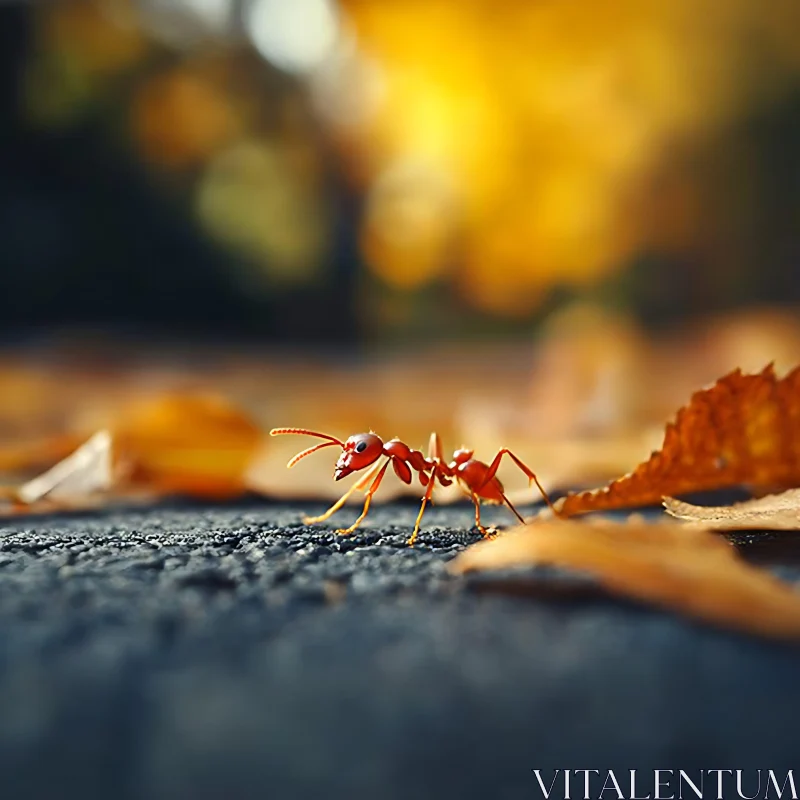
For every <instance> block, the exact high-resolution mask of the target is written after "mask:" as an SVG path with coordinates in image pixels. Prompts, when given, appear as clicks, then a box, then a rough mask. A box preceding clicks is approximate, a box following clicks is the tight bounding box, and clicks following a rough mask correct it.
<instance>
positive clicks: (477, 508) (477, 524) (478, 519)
mask: <svg viewBox="0 0 800 800" xmlns="http://www.w3.org/2000/svg"><path fill="white" fill-rule="evenodd" d="M471 497H472V502H473V503H474V505H475V527H476V528H477V529H478V530H479V531H480V532H481V533H482V534H483V535H484V536H485V537H486V538H487V539H489V538H491V536H492V534H491V533H489V531H487V530H486V528H484V527H483V525H481V501H480V499H479V498H478V495H477V494H475V492H472V493H471Z"/></svg>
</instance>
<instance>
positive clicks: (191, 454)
mask: <svg viewBox="0 0 800 800" xmlns="http://www.w3.org/2000/svg"><path fill="white" fill-rule="evenodd" d="M112 432H113V437H114V443H115V448H116V451H117V457H118V459H119V460H120V462H122V463H123V464H124V465H125V466H127V467H128V469H129V470H130V480H131V482H132V483H134V484H136V485H138V486H142V485H144V486H147V487H149V488H152V489H155V490H157V491H160V492H169V493H171V492H176V493H182V494H189V495H197V496H201V497H214V498H226V497H235V496H236V495H238V494H241V493H243V492H244V491H245V483H244V475H245V473H246V471H247V468H248V466H249V465H250V462H251V461H252V459H253V458H254V456H255V454H256V452H257V451H258V449H259V447H260V446H261V444H262V440H263V438H264V436H263V433H262V431H261V428H260V427H259V426H258V425H257V424H256V423H255V422H253V421H252V420H251V419H250V418H249V417H248V416H247V415H246V414H245V413H244V412H243V411H242V410H241V409H239V408H237V407H236V406H234V405H233V404H231V403H229V402H228V401H227V400H225V399H223V398H221V397H217V396H215V395H205V394H172V395H165V396H161V397H157V398H155V399H153V400H149V401H143V402H139V403H136V404H135V405H133V406H131V407H129V408H127V409H125V410H124V411H123V412H122V413H121V414H120V416H119V421H118V422H117V424H116V425H114V426H113V429H112Z"/></svg>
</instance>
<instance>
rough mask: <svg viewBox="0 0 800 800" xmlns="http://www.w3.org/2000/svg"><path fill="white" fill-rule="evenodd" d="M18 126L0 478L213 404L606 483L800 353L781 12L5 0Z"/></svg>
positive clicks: (793, 164) (797, 33)
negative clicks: (162, 414) (130, 411)
mask: <svg viewBox="0 0 800 800" xmlns="http://www.w3.org/2000/svg"><path fill="white" fill-rule="evenodd" d="M0 136H1V137H2V148H0V163H2V168H0V341H1V342H2V345H3V351H2V363H0V435H3V436H4V437H5V441H6V443H9V442H13V444H14V447H15V448H20V447H21V448H22V450H19V449H17V450H14V451H13V452H14V454H15V455H14V457H13V458H10V459H9V460H8V461H7V462H6V465H7V467H9V468H11V467H14V468H16V467H18V466H22V465H23V462H25V464H27V463H28V462H29V461H30V458H28V460H27V461H26V460H25V459H24V458H22V457H21V456H20V453H26V454H28V456H29V455H30V453H31V452H32V451H31V450H30V449H29V448H28V443H29V442H31V441H33V439H36V440H37V441H40V440H41V438H42V437H49V436H55V435H56V434H63V433H64V432H65V431H75V432H80V434H81V435H83V434H86V433H89V432H91V431H92V430H95V429H96V428H97V427H98V426H99V425H100V424H101V423H102V421H103V420H104V419H105V418H106V417H108V415H113V414H119V413H120V412H119V408H120V404H121V403H122V402H123V400H127V399H129V398H130V397H131V395H133V394H137V393H142V392H151V393H152V392H154V391H175V390H178V389H180V390H182V391H184V390H192V391H194V390H201V389H202V390H213V391H217V392H221V393H223V394H224V395H225V396H227V397H230V398H233V399H234V400H235V401H236V402H237V403H240V404H242V406H243V407H246V408H247V410H248V413H251V414H253V415H254V416H255V417H256V418H257V419H258V420H259V424H263V425H264V426H266V427H271V426H273V425H302V426H309V427H322V428H324V429H327V430H330V432H332V433H335V434H336V435H340V436H345V435H348V434H349V433H352V432H356V431H358V430H363V429H369V428H374V429H375V430H376V431H378V432H379V433H381V434H382V435H385V437H386V438H389V437H391V436H392V435H399V436H401V437H402V438H404V439H406V440H407V441H408V442H409V443H410V444H412V445H414V446H421V445H422V444H423V443H424V442H425V441H427V433H428V431H429V430H430V429H432V428H439V429H440V430H441V431H442V433H443V434H444V435H445V438H446V445H447V446H448V447H453V448H454V447H456V446H458V445H459V444H461V442H462V441H463V442H465V443H468V444H470V445H472V446H475V447H477V448H479V452H480V453H481V454H483V452H484V451H486V452H485V457H486V458H490V457H491V455H492V452H489V451H490V450H492V449H496V448H497V447H499V446H503V445H507V446H513V447H515V449H517V450H518V451H520V452H521V453H522V454H524V456H525V457H526V459H529V463H530V464H531V466H532V467H533V468H534V469H536V470H537V471H541V473H542V474H543V478H544V479H545V481H546V482H548V484H549V485H551V486H555V485H560V484H575V483H580V482H584V481H585V482H591V481H593V480H600V479H604V478H605V477H606V476H611V477H613V475H614V474H616V473H617V471H618V470H619V469H623V471H624V470H627V469H628V468H630V467H631V466H633V465H634V464H635V463H636V462H637V461H638V460H639V459H640V458H641V457H643V456H645V455H646V454H647V452H648V450H649V449H650V447H652V446H657V445H658V444H659V443H660V435H661V432H662V431H663V422H664V420H665V419H666V418H667V417H668V416H669V415H670V414H672V413H673V412H674V410H675V409H676V408H677V407H678V406H679V405H681V404H683V403H684V402H685V401H686V400H687V399H688V396H689V394H690V392H691V391H692V390H694V389H696V388H699V387H700V386H701V385H703V384H704V383H706V382H708V381H710V380H713V379H714V378H716V377H719V376H721V375H722V374H723V373H724V372H726V371H727V370H729V369H732V368H734V367H736V366H741V367H743V368H745V369H748V370H753V369H759V368H761V367H763V366H764V365H765V364H766V363H767V362H769V361H772V360H774V361H776V363H777V365H778V367H779V369H782V370H783V369H787V368H789V367H792V366H794V365H795V364H797V363H800V316H798V313H797V309H798V308H799V307H800V146H799V145H800V5H798V3H797V2H796V0H771V2H770V3H763V2H759V0H691V1H690V0H653V1H652V2H649V3H646V4H643V3H637V2H633V0H600V1H598V2H595V3H591V4H587V3H585V2H578V0H506V2H504V3H501V4H498V3H497V2H496V0H495V2H488V0H338V2H337V0H291V1H289V0H138V1H137V0H58V1H57V2H41V3H29V4H26V3H21V2H17V3H6V4H3V5H2V7H0ZM76 435H77V434H76ZM270 444H271V449H268V455H267V456H265V457H266V459H267V460H266V462H262V466H261V467H260V469H259V475H260V476H261V477H260V479H259V483H258V486H259V488H267V489H269V490H275V491H277V490H281V491H284V490H294V489H298V488H300V487H299V483H298V482H300V481H304V483H303V486H304V487H305V488H308V489H309V491H313V492H315V493H320V492H325V491H334V490H335V488H336V487H333V488H331V487H329V486H328V482H329V480H330V478H329V472H330V464H328V463H327V460H326V459H324V458H323V457H322V456H319V457H317V458H319V459H321V461H322V462H324V463H321V466H320V467H319V468H315V467H310V466H309V468H308V469H306V467H305V466H304V467H303V470H305V472H303V475H301V476H296V475H294V473H291V474H288V475H285V474H284V470H283V468H282V465H283V462H284V456H285V455H286V453H287V452H290V451H291V450H293V449H300V447H301V446H302V443H300V444H298V443H293V442H288V443H286V445H285V447H286V449H284V443H283V442H278V441H277V440H274V441H272V442H271V443H270ZM296 444H297V448H295V445H296ZM37 452H39V451H37ZM15 459H16V460H15ZM311 461H313V459H310V460H309V462H311ZM263 463H266V464H267V466H263ZM278 465H280V469H278ZM304 465H305V462H304ZM273 467H274V469H273ZM315 469H318V470H319V472H315V471H314V470H315ZM300 471H302V470H301V469H300V468H299V467H298V470H295V471H294V472H295V473H296V472H300ZM265 476H268V477H265ZM292 481H294V482H295V483H292ZM523 483H524V482H523Z"/></svg>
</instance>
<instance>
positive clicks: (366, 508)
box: [336, 458, 392, 536]
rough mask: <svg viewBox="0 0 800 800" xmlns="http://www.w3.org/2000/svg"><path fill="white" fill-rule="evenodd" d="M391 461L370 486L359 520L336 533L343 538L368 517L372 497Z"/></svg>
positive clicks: (384, 466) (389, 460)
mask: <svg viewBox="0 0 800 800" xmlns="http://www.w3.org/2000/svg"><path fill="white" fill-rule="evenodd" d="M391 460H392V459H391V458H390V459H388V460H387V461H386V463H385V464H384V465H383V466H382V467H381V469H380V472H378V474H377V476H376V477H375V480H374V481H372V486H370V487H369V489H368V490H367V498H366V500H364V510H363V511H362V512H361V514H360V515H359V517H358V519H357V520H356V521H355V522H354V523H353V524H352V525H351V526H350V527H349V528H340V529H339V530H337V531H336V533H339V534H341V535H342V536H347V535H348V534H350V533H352V532H353V531H354V530H355V529H356V528H357V527H358V526H359V525H360V524H361V521H362V520H363V519H364V517H366V516H367V511H369V504H370V502H371V501H372V495H374V494H375V492H377V491H378V487H379V486H380V485H381V481H382V480H383V476H384V475H385V474H386V468H387V467H388V466H389V464H390V462H391Z"/></svg>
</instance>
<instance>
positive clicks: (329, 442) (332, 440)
mask: <svg viewBox="0 0 800 800" xmlns="http://www.w3.org/2000/svg"><path fill="white" fill-rule="evenodd" d="M283 433H301V434H303V435H305V436H316V437H317V438H319V439H326V440H327V441H325V442H323V443H322V444H315V445H313V446H312V447H309V448H308V449H307V450H303V451H302V452H301V453H298V454H297V455H296V456H294V457H293V458H292V459H291V461H289V463H288V464H287V465H286V466H287V467H288V468H289V469H291V468H292V467H293V466H294V465H295V464H296V463H297V462H298V461H300V459H301V458H305V457H306V456H310V455H311V454H312V453H316V452H317V450H321V449H322V448H323V447H331V446H333V445H338V446H339V447H341V448H344V442H343V441H341V440H340V439H337V438H336V437H335V436H329V435H328V434H327V433H318V432H317V431H309V430H307V429H306V428H273V429H272V430H271V431H270V432H269V435H270V436H279V435H281V434H283Z"/></svg>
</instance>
